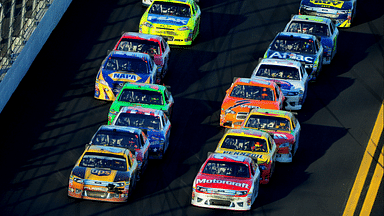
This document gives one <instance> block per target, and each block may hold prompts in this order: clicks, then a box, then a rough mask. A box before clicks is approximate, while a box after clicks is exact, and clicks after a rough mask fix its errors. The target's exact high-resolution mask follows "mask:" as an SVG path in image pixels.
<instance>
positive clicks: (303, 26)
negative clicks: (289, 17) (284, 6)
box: [287, 21, 329, 37]
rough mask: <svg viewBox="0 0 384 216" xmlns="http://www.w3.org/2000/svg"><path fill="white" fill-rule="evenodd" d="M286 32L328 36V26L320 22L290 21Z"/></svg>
mask: <svg viewBox="0 0 384 216" xmlns="http://www.w3.org/2000/svg"><path fill="white" fill-rule="evenodd" d="M287 31H288V32H296V33H304V34H311V35H315V36H319V37H324V36H325V37H327V36H329V31H328V26H327V25H326V24H322V23H314V22H298V21H294V22H291V24H290V25H289V27H288V29H287Z"/></svg>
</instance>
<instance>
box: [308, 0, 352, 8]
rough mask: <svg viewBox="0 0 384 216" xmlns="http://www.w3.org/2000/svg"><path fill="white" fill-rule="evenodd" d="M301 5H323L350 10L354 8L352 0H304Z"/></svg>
mask: <svg viewBox="0 0 384 216" xmlns="http://www.w3.org/2000/svg"><path fill="white" fill-rule="evenodd" d="M301 5H306V6H310V7H322V8H329V9H336V10H348V9H350V8H352V1H348V0H347V1H337V0H302V1H301Z"/></svg>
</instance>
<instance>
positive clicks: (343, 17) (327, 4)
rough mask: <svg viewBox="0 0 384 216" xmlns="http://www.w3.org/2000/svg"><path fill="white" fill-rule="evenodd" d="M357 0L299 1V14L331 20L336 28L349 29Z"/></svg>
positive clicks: (354, 14)
mask: <svg viewBox="0 0 384 216" xmlns="http://www.w3.org/2000/svg"><path fill="white" fill-rule="evenodd" d="M356 2H357V0H301V2H300V8H299V14H300V15H311V16H321V17H326V18H329V19H331V20H332V21H333V22H334V23H335V24H336V26H337V27H351V25H352V22H353V19H354V18H355V16H356Z"/></svg>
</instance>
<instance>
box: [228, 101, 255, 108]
mask: <svg viewBox="0 0 384 216" xmlns="http://www.w3.org/2000/svg"><path fill="white" fill-rule="evenodd" d="M249 103H251V102H250V101H249V100H239V101H236V102H235V105H233V106H231V107H229V108H228V109H231V110H232V109H233V108H236V107H241V108H249V109H254V108H260V107H258V106H253V105H248V104H249Z"/></svg>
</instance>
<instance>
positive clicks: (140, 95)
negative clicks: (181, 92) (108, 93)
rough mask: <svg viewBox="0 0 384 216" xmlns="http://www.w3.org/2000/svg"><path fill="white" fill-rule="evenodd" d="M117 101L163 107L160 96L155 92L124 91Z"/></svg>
mask: <svg viewBox="0 0 384 216" xmlns="http://www.w3.org/2000/svg"><path fill="white" fill-rule="evenodd" d="M118 100H119V101H123V102H129V103H143V104H151V105H163V97H162V94H161V93H160V92H157V91H148V90H139V89H124V90H123V92H122V93H121V94H120V97H119V99H118Z"/></svg>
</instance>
